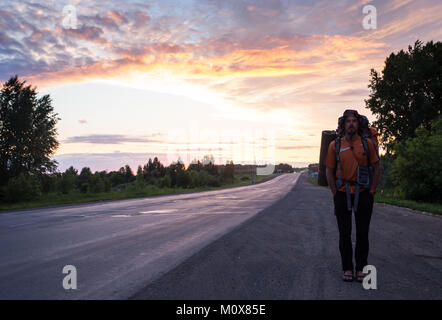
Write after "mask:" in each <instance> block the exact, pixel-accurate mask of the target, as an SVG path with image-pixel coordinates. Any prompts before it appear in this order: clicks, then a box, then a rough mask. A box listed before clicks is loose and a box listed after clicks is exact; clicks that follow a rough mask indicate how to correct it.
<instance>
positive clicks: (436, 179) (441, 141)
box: [392, 116, 442, 203]
mask: <svg viewBox="0 0 442 320" xmlns="http://www.w3.org/2000/svg"><path fill="white" fill-rule="evenodd" d="M415 135H416V137H415V138H411V139H409V140H407V141H406V143H405V144H403V145H402V144H397V145H395V153H396V154H397V158H396V160H395V161H394V162H393V166H392V178H393V180H394V182H395V183H396V185H397V187H398V188H399V190H400V191H401V193H403V194H404V196H405V198H409V199H414V200H425V201H437V202H439V203H440V202H441V200H442V199H441V197H442V116H441V117H439V118H438V119H437V120H433V121H432V122H431V127H430V130H427V129H426V128H425V127H423V126H421V127H419V128H417V129H416V132H415Z"/></svg>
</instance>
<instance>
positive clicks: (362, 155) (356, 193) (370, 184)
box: [325, 110, 381, 282]
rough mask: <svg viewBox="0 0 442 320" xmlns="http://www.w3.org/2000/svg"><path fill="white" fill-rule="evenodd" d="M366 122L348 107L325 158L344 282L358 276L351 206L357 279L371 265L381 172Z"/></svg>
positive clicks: (374, 145) (375, 146) (375, 145)
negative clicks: (372, 222) (370, 239)
mask: <svg viewBox="0 0 442 320" xmlns="http://www.w3.org/2000/svg"><path fill="white" fill-rule="evenodd" d="M364 119H365V121H366V122H364ZM367 123H368V121H367V120H366V118H365V117H363V116H361V115H359V114H358V112H357V111H356V110H346V111H345V112H344V114H343V116H342V117H341V118H340V119H339V127H338V131H339V132H338V137H337V138H336V140H334V141H332V142H331V143H330V145H329V148H328V152H327V157H326V161H325V165H326V167H327V168H326V175H327V182H328V185H329V186H330V189H331V192H332V194H333V201H334V212H335V216H336V220H337V224H338V230H339V251H340V253H341V262H342V270H343V275H342V280H344V281H353V280H354V275H355V274H354V269H353V247H352V242H351V228H352V207H353V210H354V213H355V222H356V248H355V262H356V280H357V281H359V282H362V281H363V279H364V277H365V274H364V273H363V268H364V267H365V266H366V265H367V264H368V263H367V258H368V248H369V243H368V231H369V226H370V220H371V214H372V211H373V202H374V195H375V193H376V187H377V185H378V182H379V178H380V174H381V172H380V166H379V155H378V152H377V144H375V142H374V141H373V139H371V138H370V137H369V136H367V135H366V134H363V132H362V127H363V124H367ZM367 128H368V127H367ZM338 148H339V149H338ZM370 167H371V168H370ZM335 172H336V173H335Z"/></svg>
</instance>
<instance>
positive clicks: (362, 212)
mask: <svg viewBox="0 0 442 320" xmlns="http://www.w3.org/2000/svg"><path fill="white" fill-rule="evenodd" d="M333 200H334V203H335V216H336V220H337V222H338V229H339V251H340V252H341V262H342V270H344V271H345V270H353V246H352V242H351V227H352V212H351V211H348V209H347V198H346V194H345V192H342V191H337V192H336V195H335V196H334V197H333ZM373 200H374V197H373V195H372V194H371V193H369V192H368V190H366V191H362V192H360V193H359V203H358V210H355V211H356V212H355V222H356V248H355V261H356V271H362V269H363V268H364V267H365V266H366V265H367V264H368V263H367V258H368V248H369V244H368V231H369V227H370V220H371V214H372V212H373ZM351 203H352V206H353V203H354V194H352V195H351Z"/></svg>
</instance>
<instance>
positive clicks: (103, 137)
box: [62, 134, 163, 144]
mask: <svg viewBox="0 0 442 320" xmlns="http://www.w3.org/2000/svg"><path fill="white" fill-rule="evenodd" d="M62 142H63V143H96V144H120V143H127V142H144V143H150V142H163V141H161V140H155V139H149V138H143V137H130V136H125V135H119V134H91V135H87V136H73V137H69V138H67V139H66V140H64V141H62Z"/></svg>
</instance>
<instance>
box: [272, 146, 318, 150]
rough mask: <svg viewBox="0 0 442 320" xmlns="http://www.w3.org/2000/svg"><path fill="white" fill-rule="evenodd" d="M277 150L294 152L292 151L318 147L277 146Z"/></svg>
mask: <svg viewBox="0 0 442 320" xmlns="http://www.w3.org/2000/svg"><path fill="white" fill-rule="evenodd" d="M276 148H277V149H281V150H292V149H317V148H319V147H318V146H277V147H276Z"/></svg>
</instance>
